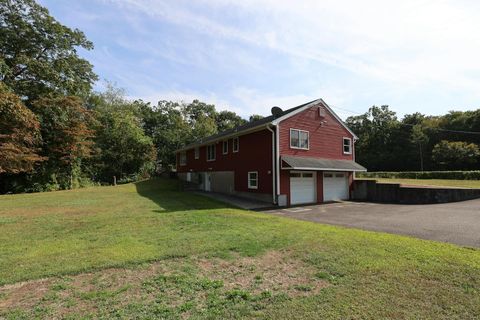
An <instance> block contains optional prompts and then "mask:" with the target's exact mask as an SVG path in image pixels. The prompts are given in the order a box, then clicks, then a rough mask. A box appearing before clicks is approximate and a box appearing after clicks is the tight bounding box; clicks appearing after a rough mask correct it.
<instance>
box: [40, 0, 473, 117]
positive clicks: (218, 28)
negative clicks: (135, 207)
mask: <svg viewBox="0 0 480 320" xmlns="http://www.w3.org/2000/svg"><path fill="white" fill-rule="evenodd" d="M40 3H41V4H42V5H44V6H46V7H47V8H48V9H49V10H50V12H51V14H52V15H53V16H54V17H55V18H56V19H57V20H59V21H60V22H62V23H63V24H65V25H67V26H70V27H75V28H79V29H80V30H82V31H84V32H85V34H86V35H87V37H88V38H89V39H90V40H91V41H93V43H94V45H95V49H94V50H92V51H89V52H85V51H81V52H80V53H81V55H82V56H84V57H86V58H87V59H88V60H89V61H90V62H92V63H93V65H94V66H95V71H96V72H97V74H98V75H99V76H100V78H101V79H106V80H108V81H112V82H114V83H115V84H116V85H117V86H119V87H122V88H124V89H125V90H126V92H127V94H128V96H129V97H132V98H142V99H144V100H147V101H151V102H153V103H156V101H158V100H161V99H167V100H184V101H191V100H193V99H194V98H198V99H200V100H203V101H206V102H210V103H214V104H216V105H217V108H218V109H220V110H223V109H228V110H233V111H235V112H237V113H239V114H240V115H242V116H244V117H248V116H249V115H250V114H253V113H255V114H261V115H268V114H269V112H270V108H271V107H272V106H274V105H277V106H280V107H282V108H288V107H292V106H295V105H298V104H301V103H304V102H307V101H310V100H313V99H316V98H323V99H324V100H325V101H326V102H327V103H328V104H330V105H331V106H332V107H333V108H334V109H335V110H336V111H337V112H338V113H339V115H340V116H341V117H343V118H345V117H347V116H349V115H352V114H354V113H352V111H353V112H358V113H363V112H365V111H366V110H367V109H368V108H369V107H370V106H372V105H382V104H388V105H390V107H391V108H392V110H394V111H396V112H397V113H398V115H399V116H402V115H404V114H407V113H413V112H417V111H419V112H422V113H426V114H442V113H446V112H447V111H449V110H472V109H476V108H479V107H480V103H479V101H480V90H479V88H480V32H478V30H480V19H478V17H479V16H480V2H479V1H462V0H455V1H442V0H435V1H428V0H414V1H410V0H405V1H389V0H383V1H381V0H365V1H356V0H355V1H353V0H352V1H341V0H340V1H339V0H337V1H334V0H322V1H319V0H313V1H284V0H255V1H254V0H242V1H232V0H211V1H202V0H200V1H183V0H170V1H161V0H155V1H154V0H115V1H106V0H78V1H74V0H69V1H63V0H40ZM102 86H103V84H102V82H101V81H100V82H99V83H98V84H97V89H98V90H101V89H102ZM346 110H349V111H346Z"/></svg>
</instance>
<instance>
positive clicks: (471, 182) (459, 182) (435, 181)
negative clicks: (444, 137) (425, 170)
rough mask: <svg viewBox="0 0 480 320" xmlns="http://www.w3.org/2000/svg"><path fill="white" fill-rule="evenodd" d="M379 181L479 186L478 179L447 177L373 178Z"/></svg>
mask: <svg viewBox="0 0 480 320" xmlns="http://www.w3.org/2000/svg"><path fill="white" fill-rule="evenodd" d="M374 180H377V181H378V182H381V183H400V184H405V185H420V186H441V187H457V188H480V180H447V179H384V178H375V179H374Z"/></svg>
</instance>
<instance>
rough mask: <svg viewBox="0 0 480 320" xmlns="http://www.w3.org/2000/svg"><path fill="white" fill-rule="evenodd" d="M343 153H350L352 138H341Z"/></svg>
mask: <svg viewBox="0 0 480 320" xmlns="http://www.w3.org/2000/svg"><path fill="white" fill-rule="evenodd" d="M343 153H344V154H351V153H352V139H350V138H343Z"/></svg>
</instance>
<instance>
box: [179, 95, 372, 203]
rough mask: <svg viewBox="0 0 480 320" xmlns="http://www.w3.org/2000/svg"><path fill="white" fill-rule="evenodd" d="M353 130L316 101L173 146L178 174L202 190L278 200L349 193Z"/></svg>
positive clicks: (345, 196) (347, 195) (317, 198)
mask: <svg viewBox="0 0 480 320" xmlns="http://www.w3.org/2000/svg"><path fill="white" fill-rule="evenodd" d="M356 139H357V137H356V136H355V134H354V133H353V132H352V131H351V130H350V129H349V128H348V127H347V126H346V125H345V123H344V122H343V121H342V120H341V119H340V118H339V117H338V116H337V115H336V114H335V112H333V111H332V109H331V108H330V107H329V106H328V105H327V104H326V103H325V102H324V101H323V100H322V99H318V100H314V101H311V102H308V103H306V104H303V105H300V106H298V107H294V108H291V109H288V110H285V111H282V110H281V109H280V108H277V107H274V108H272V115H271V116H269V117H266V118H263V119H261V120H258V121H254V122H250V123H248V124H245V125H243V126H240V127H237V128H234V129H231V130H228V131H225V132H221V133H219V134H216V135H213V136H210V137H207V138H205V139H203V140H201V141H197V142H195V143H193V144H190V145H188V146H185V147H184V148H182V149H179V150H177V172H178V176H179V178H180V179H183V180H186V181H191V182H195V183H197V184H198V185H199V187H200V189H202V190H205V191H213V192H221V193H229V194H235V195H238V196H241V197H249V198H255V199H258V200H263V201H268V202H272V203H274V204H278V205H294V204H303V203H321V202H326V201H335V200H344V199H349V198H350V192H351V187H352V181H353V172H355V171H366V169H365V168H364V167H362V166H361V165H359V164H358V163H356V162H355V149H354V142H355V140H356Z"/></svg>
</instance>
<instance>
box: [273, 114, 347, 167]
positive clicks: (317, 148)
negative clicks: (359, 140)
mask: <svg viewBox="0 0 480 320" xmlns="http://www.w3.org/2000/svg"><path fill="white" fill-rule="evenodd" d="M322 121H325V123H324V124H323V125H322ZM290 129H301V130H306V131H308V132H309V133H310V149H309V150H299V149H292V148H290ZM279 134H280V155H293V156H302V157H318V158H330V159H345V160H353V153H352V154H343V137H346V138H351V139H352V145H353V136H352V135H351V134H350V132H348V130H346V129H345V128H344V127H343V125H342V124H340V123H339V122H338V121H337V119H335V117H334V116H333V115H331V114H330V113H329V112H328V111H327V110H326V114H325V117H324V118H320V115H319V112H318V107H316V106H313V107H311V108H309V109H307V110H305V111H303V112H300V113H299V114H296V115H294V116H292V117H290V118H287V119H285V120H283V121H282V122H280V132H279ZM352 149H353V146H352Z"/></svg>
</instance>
